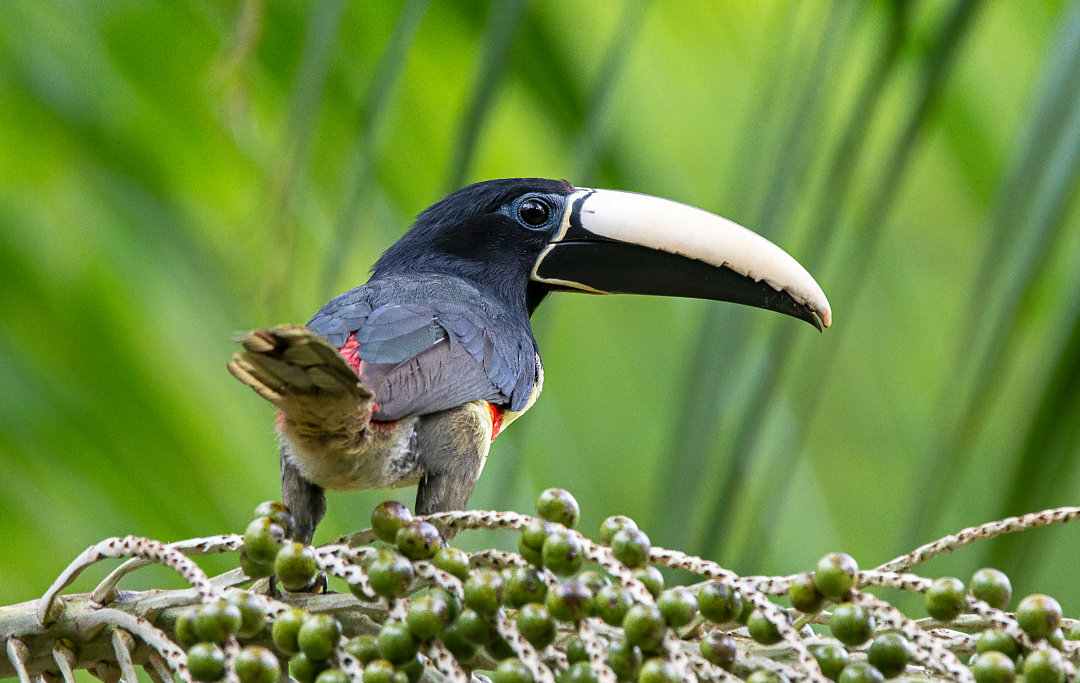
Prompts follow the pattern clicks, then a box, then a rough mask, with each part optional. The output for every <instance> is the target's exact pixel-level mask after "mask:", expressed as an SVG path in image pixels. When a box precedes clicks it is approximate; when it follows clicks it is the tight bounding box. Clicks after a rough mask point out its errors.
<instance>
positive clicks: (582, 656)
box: [566, 636, 589, 664]
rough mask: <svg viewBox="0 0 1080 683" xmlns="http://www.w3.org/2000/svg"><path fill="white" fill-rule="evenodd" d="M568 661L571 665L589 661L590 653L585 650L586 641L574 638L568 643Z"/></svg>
mask: <svg viewBox="0 0 1080 683" xmlns="http://www.w3.org/2000/svg"><path fill="white" fill-rule="evenodd" d="M566 661H568V662H570V663H571V664H574V663H575V662H587V661H589V652H588V651H587V650H586V649H585V641H583V640H582V639H581V638H578V637H577V636H574V637H573V638H571V639H570V640H569V641H568V642H567V643H566Z"/></svg>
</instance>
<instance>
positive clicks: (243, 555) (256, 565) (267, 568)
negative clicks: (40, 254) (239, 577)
mask: <svg viewBox="0 0 1080 683" xmlns="http://www.w3.org/2000/svg"><path fill="white" fill-rule="evenodd" d="M240 569H241V570H242V571H243V572H244V574H246V575H247V576H248V578H252V579H262V578H265V577H267V576H270V575H272V574H273V573H274V563H273V561H270V562H255V561H254V560H252V559H251V558H250V557H248V554H247V551H246V550H244V549H243V548H240Z"/></svg>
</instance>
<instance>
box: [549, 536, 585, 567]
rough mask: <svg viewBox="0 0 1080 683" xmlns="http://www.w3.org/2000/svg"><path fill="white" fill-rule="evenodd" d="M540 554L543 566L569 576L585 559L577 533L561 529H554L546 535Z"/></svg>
mask: <svg viewBox="0 0 1080 683" xmlns="http://www.w3.org/2000/svg"><path fill="white" fill-rule="evenodd" d="M541 554H542V555H543V558H544V566H545V567H547V568H548V569H550V570H551V571H552V572H553V573H555V574H556V575H557V576H570V575H571V574H573V573H574V572H576V571H577V570H578V569H581V563H582V562H583V561H584V559H585V556H584V554H583V553H582V550H581V541H579V540H578V537H577V535H576V534H573V533H570V532H568V531H561V530H560V531H554V532H552V533H551V534H550V535H549V536H548V537H547V540H546V541H544V547H543V550H542V551H541Z"/></svg>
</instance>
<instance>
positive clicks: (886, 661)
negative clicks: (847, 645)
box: [866, 633, 911, 678]
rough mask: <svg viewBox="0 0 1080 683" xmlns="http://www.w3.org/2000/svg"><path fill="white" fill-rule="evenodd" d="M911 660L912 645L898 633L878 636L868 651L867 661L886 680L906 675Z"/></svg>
mask: <svg viewBox="0 0 1080 683" xmlns="http://www.w3.org/2000/svg"><path fill="white" fill-rule="evenodd" d="M910 659H911V649H910V645H909V644H908V641H907V639H906V638H904V637H903V636H901V635H900V634H898V633H882V634H880V635H878V636H876V637H875V638H874V639H873V640H872V641H870V647H869V648H867V650H866V661H868V662H870V664H872V665H873V666H874V668H875V669H877V670H878V671H880V672H881V675H882V676H884V677H885V678H896V677H897V676H899V675H900V674H902V673H904V670H905V669H906V668H907V665H908V661H909V660H910Z"/></svg>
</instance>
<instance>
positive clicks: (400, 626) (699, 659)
mask: <svg viewBox="0 0 1080 683" xmlns="http://www.w3.org/2000/svg"><path fill="white" fill-rule="evenodd" d="M536 510H537V516H535V517H525V516H521V515H515V514H513V513H503V514H501V515H500V514H499V513H487V514H486V515H485V513H444V514H441V515H433V516H432V517H430V518H428V519H414V518H413V517H412V515H411V513H410V512H409V510H408V508H406V507H405V506H403V505H401V504H400V503H396V502H385V503H382V504H380V505H379V506H377V507H376V508H375V510H374V511H373V513H372V518H371V524H372V527H371V533H372V534H373V535H374V536H375V537H376V538H377V539H379V540H381V541H383V542H384V543H385V544H386V545H382V544H375V545H368V546H364V547H359V548H350V547H346V546H342V547H341V548H339V549H338V550H335V551H334V552H336V553H338V554H339V555H341V556H342V557H343V558H345V559H347V561H346V562H344V563H343V564H342V565H341V566H336V567H335V566H332V565H333V563H326V562H323V563H322V565H323V566H322V568H323V569H324V570H329V571H331V572H333V573H336V574H338V575H339V576H341V577H342V578H344V579H346V580H347V581H348V585H349V589H350V590H351V592H352V593H353V595H355V596H356V598H358V599H359V600H360V601H361V602H367V603H371V602H378V603H384V604H385V606H386V614H387V618H386V619H385V621H384V622H383V623H382V624H381V625H378V628H377V629H376V631H375V632H372V633H346V632H344V631H345V629H343V627H342V624H341V623H340V622H339V621H338V620H337V619H336V618H335V617H334V616H332V615H330V614H311V613H308V612H305V611H303V610H301V609H297V608H289V609H287V610H282V611H280V612H279V613H277V614H276V615H274V616H273V617H272V619H271V622H270V624H269V625H267V624H266V619H265V616H264V612H263V611H262V610H260V609H259V607H258V606H257V604H255V602H254V599H253V598H252V597H251V595H250V594H244V593H236V594H233V595H232V596H230V597H229V598H228V599H218V600H214V601H210V602H207V603H205V604H203V605H201V606H199V607H198V608H197V609H191V610H190V611H189V612H187V613H185V614H183V615H182V616H181V618H180V619H178V620H177V623H176V635H177V639H178V641H179V642H181V643H182V644H183V645H185V647H187V658H188V667H189V669H190V672H191V675H192V677H193V678H194V679H196V680H199V681H204V682H207V683H210V682H212V681H217V680H220V679H222V678H223V677H224V676H225V675H226V674H227V673H230V672H232V671H235V675H236V677H237V678H238V679H239V680H240V681H241V682H242V683H273V681H276V680H277V679H278V676H279V674H280V673H281V671H282V670H283V667H284V666H285V664H286V663H287V665H288V671H289V673H290V675H291V676H292V677H293V678H294V679H296V680H297V681H299V682H300V683H342V682H343V681H345V680H347V679H350V678H353V679H355V678H356V677H358V676H359V675H361V674H362V677H363V680H364V681H365V682H366V683H416V682H417V681H418V680H419V679H420V678H421V676H423V674H424V672H425V670H427V669H429V668H431V669H433V670H434V671H438V672H441V673H442V674H443V675H444V676H446V677H450V678H462V679H463V678H464V676H465V675H466V674H468V673H470V672H472V671H477V670H488V671H490V672H491V674H490V675H491V678H492V680H494V681H495V683H532V682H537V683H539V682H542V681H554V680H558V681H559V683H600V682H605V683H606V682H610V681H615V680H618V681H635V680H636V681H640V683H676V682H678V681H686V680H693V679H694V678H704V679H711V680H727V679H731V678H733V677H738V678H743V679H746V680H748V681H751V682H752V683H771V682H774V681H779V680H781V679H789V680H790V679H802V678H809V679H816V680H824V679H831V680H833V681H837V682H838V683H881V682H882V681H884V680H885V679H887V678H890V679H891V678H896V677H898V676H901V675H904V674H909V675H915V674H926V675H930V676H935V677H946V678H953V679H955V680H961V681H969V680H974V681H976V682H977V683H1010V681H1013V680H1014V679H1015V678H1016V676H1017V675H1018V674H1022V675H1023V676H1024V679H1025V680H1026V681H1027V682H1028V683H1063V682H1064V681H1065V680H1066V677H1069V678H1071V677H1072V676H1073V663H1074V662H1075V659H1076V653H1077V648H1076V647H1074V646H1073V645H1074V643H1073V642H1072V641H1067V640H1066V639H1065V637H1064V635H1063V633H1062V629H1061V625H1062V619H1063V617H1062V612H1061V607H1060V605H1059V604H1058V603H1057V601H1056V600H1054V599H1053V598H1051V597H1049V596H1045V595H1031V596H1028V597H1026V598H1024V599H1023V600H1022V601H1020V603H1019V605H1018V607H1017V609H1016V612H1015V614H1014V615H1010V614H1007V613H1005V612H1004V611H1003V610H1005V609H1006V608H1007V606H1008V604H1009V602H1010V600H1011V594H1012V589H1011V585H1010V582H1009V579H1008V577H1007V576H1005V575H1004V574H1003V573H1002V572H1000V571H997V570H994V569H981V570H979V571H978V572H976V573H975V575H974V576H973V577H972V579H971V581H970V585H969V586H965V585H964V583H963V582H962V581H960V580H959V579H956V578H952V577H946V578H939V579H937V580H934V581H929V580H927V579H922V578H920V577H917V576H914V575H910V574H900V573H892V574H890V573H888V572H862V573H861V572H860V571H859V568H858V566H857V564H856V563H855V560H854V559H852V558H851V557H850V556H849V555H846V554H843V553H830V554H828V555H826V556H825V557H823V558H822V559H821V560H820V561H819V562H818V564H817V567H816V568H815V569H814V571H812V572H807V573H804V574H798V575H795V576H791V577H780V578H767V577H758V578H756V579H755V578H743V577H738V576H736V575H734V574H733V573H731V572H729V571H727V570H725V569H723V568H722V567H720V566H718V565H716V564H714V563H711V562H706V561H703V560H700V559H698V558H693V557H689V556H686V555H683V554H681V553H677V552H673V551H667V550H662V549H659V548H653V547H652V545H651V543H650V541H649V537H648V536H647V535H646V534H645V533H644V532H643V531H642V530H641V529H639V528H638V526H637V524H636V523H635V522H634V521H633V520H632V519H630V518H628V517H625V516H613V517H609V518H608V519H606V520H605V521H604V522H603V524H602V525H601V527H600V530H599V541H600V542H599V544H597V543H594V542H592V541H590V540H589V539H587V538H585V537H584V536H582V535H581V534H580V533H578V532H576V531H575V530H574V526H575V525H576V523H577V521H578V519H579V508H578V504H577V502H576V501H575V500H574V498H573V497H572V496H571V495H570V494H569V493H568V492H566V491H564V490H561V489H549V490H547V491H544V492H543V494H541V496H540V497H539V499H538V501H537V505H536ZM291 524H292V520H291V517H290V515H289V514H288V511H287V510H286V509H285V508H284V506H283V505H281V504H280V503H264V504H262V505H260V506H259V508H258V509H257V510H256V517H255V519H254V521H252V522H251V524H250V525H249V526H248V528H247V530H246V532H245V534H244V540H243V548H242V550H241V565H242V567H243V570H244V572H245V573H246V574H247V576H249V577H252V578H259V577H270V576H274V577H276V580H277V581H279V582H280V584H281V586H282V587H283V589H284V590H285V591H310V590H313V588H314V589H316V590H317V588H315V587H317V586H319V585H320V584H318V583H317V582H316V573H317V571H318V569H320V563H319V562H317V561H316V556H317V554H316V551H315V549H313V548H311V547H309V546H305V545H303V544H301V543H297V542H294V541H288V540H285V539H286V538H287V536H288V533H289V530H290V527H291ZM479 527H504V528H512V529H515V530H517V531H519V532H520V533H519V536H518V543H517V547H518V553H517V554H516V555H515V554H512V553H505V552H494V551H488V552H484V553H477V554H473V555H471V556H470V554H468V553H466V552H464V551H462V550H460V549H458V548H455V547H453V546H450V545H447V544H446V543H445V542H444V540H443V539H444V535H445V536H451V535H452V534H453V533H455V532H456V531H458V530H460V529H462V528H479ZM359 538H361V539H362V538H364V535H363V534H361V535H359ZM328 565H329V566H328ZM658 565H659V566H667V567H677V568H682V569H688V570H690V571H692V572H695V573H697V574H698V575H700V576H701V577H702V578H703V579H704V580H703V581H701V582H699V583H696V584H694V585H691V586H673V587H670V588H666V587H665V585H664V576H663V574H661V572H660V571H659V570H658V569H657V566H658ZM335 569H337V570H338V571H336V572H335V571H334V570H335ZM875 584H876V585H882V586H893V587H896V588H902V589H908V590H919V591H921V592H923V594H924V597H925V604H926V612H927V614H928V615H929V618H928V619H926V620H924V623H918V622H915V621H912V620H910V619H908V618H907V617H905V616H904V615H902V614H901V613H900V612H899V611H898V610H896V609H895V608H893V607H892V606H890V605H889V604H888V603H885V602H883V601H882V600H880V599H879V598H876V597H874V596H872V595H871V594H869V593H865V592H861V591H860V590H859V588H861V587H863V586H866V585H875ZM321 585H322V586H325V577H323V583H322V584H321ZM781 595H785V596H786V598H787V602H790V605H791V607H790V608H788V609H784V608H783V607H781V606H780V603H779V602H774V601H773V600H772V599H771V598H773V597H780V596H781ZM965 613H968V614H972V613H973V614H974V615H975V617H976V619H975V620H972V619H968V620H967V622H964V623H956V630H955V631H953V635H952V637H951V638H952V640H951V642H943V640H944V639H943V638H942V637H940V635H933V634H932V633H931V632H930V631H928V630H927V628H928V627H929V628H938V627H944V626H946V625H948V624H950V623H952V622H957V620H958V619H960V618H961V616H962V615H965ZM961 628H963V629H964V630H960V629H961ZM267 631H269V634H270V643H268V644H267V646H261V645H251V646H248V647H245V648H243V649H241V650H239V651H238V653H237V654H236V655H235V657H234V658H233V660H232V661H231V662H230V661H229V658H228V657H227V656H226V654H225V652H224V650H223V649H222V646H223V645H224V644H225V643H226V642H227V641H228V640H229V639H230V638H236V639H237V640H238V641H240V642H243V641H245V640H252V639H255V640H258V639H259V638H260V636H262V637H263V638H265V635H266V632H267ZM964 631H974V632H969V633H965V632H964ZM1078 645H1080V643H1078ZM962 662H964V663H962ZM965 663H966V666H965Z"/></svg>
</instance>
